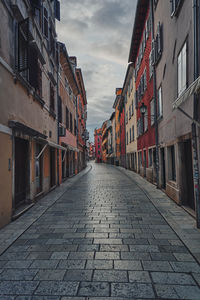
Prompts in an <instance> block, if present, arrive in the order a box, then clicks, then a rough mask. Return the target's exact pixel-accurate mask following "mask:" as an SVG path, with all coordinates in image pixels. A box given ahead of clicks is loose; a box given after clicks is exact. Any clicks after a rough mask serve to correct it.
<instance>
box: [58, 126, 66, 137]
mask: <svg viewBox="0 0 200 300" xmlns="http://www.w3.org/2000/svg"><path fill="white" fill-rule="evenodd" d="M59 136H60V137H62V136H66V129H65V127H63V126H59Z"/></svg>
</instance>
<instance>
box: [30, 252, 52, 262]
mask: <svg viewBox="0 0 200 300" xmlns="http://www.w3.org/2000/svg"><path fill="white" fill-rule="evenodd" d="M50 257H51V252H30V254H29V255H28V256H27V259H31V260H33V259H43V260H44V259H49V258H50Z"/></svg>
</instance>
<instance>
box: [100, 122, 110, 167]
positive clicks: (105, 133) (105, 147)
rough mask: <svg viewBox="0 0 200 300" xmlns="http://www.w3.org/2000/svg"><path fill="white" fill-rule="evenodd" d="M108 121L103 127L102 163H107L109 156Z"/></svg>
mask: <svg viewBox="0 0 200 300" xmlns="http://www.w3.org/2000/svg"><path fill="white" fill-rule="evenodd" d="M107 125H108V121H107V120H106V121H104V122H103V124H102V127H101V130H102V144H101V151H102V162H104V163H106V162H107V158H108V157H107V155H108V130H107Z"/></svg>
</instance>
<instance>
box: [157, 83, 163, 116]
mask: <svg viewBox="0 0 200 300" xmlns="http://www.w3.org/2000/svg"><path fill="white" fill-rule="evenodd" d="M162 115H163V105H162V87H161V86H160V88H159V89H158V119H159V118H161V117H162Z"/></svg>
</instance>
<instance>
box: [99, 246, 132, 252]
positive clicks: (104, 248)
mask: <svg viewBox="0 0 200 300" xmlns="http://www.w3.org/2000/svg"><path fill="white" fill-rule="evenodd" d="M100 251H105V252H108V251H111V252H114V251H117V252H118V251H122V252H123V251H129V248H128V246H127V245H100Z"/></svg>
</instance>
